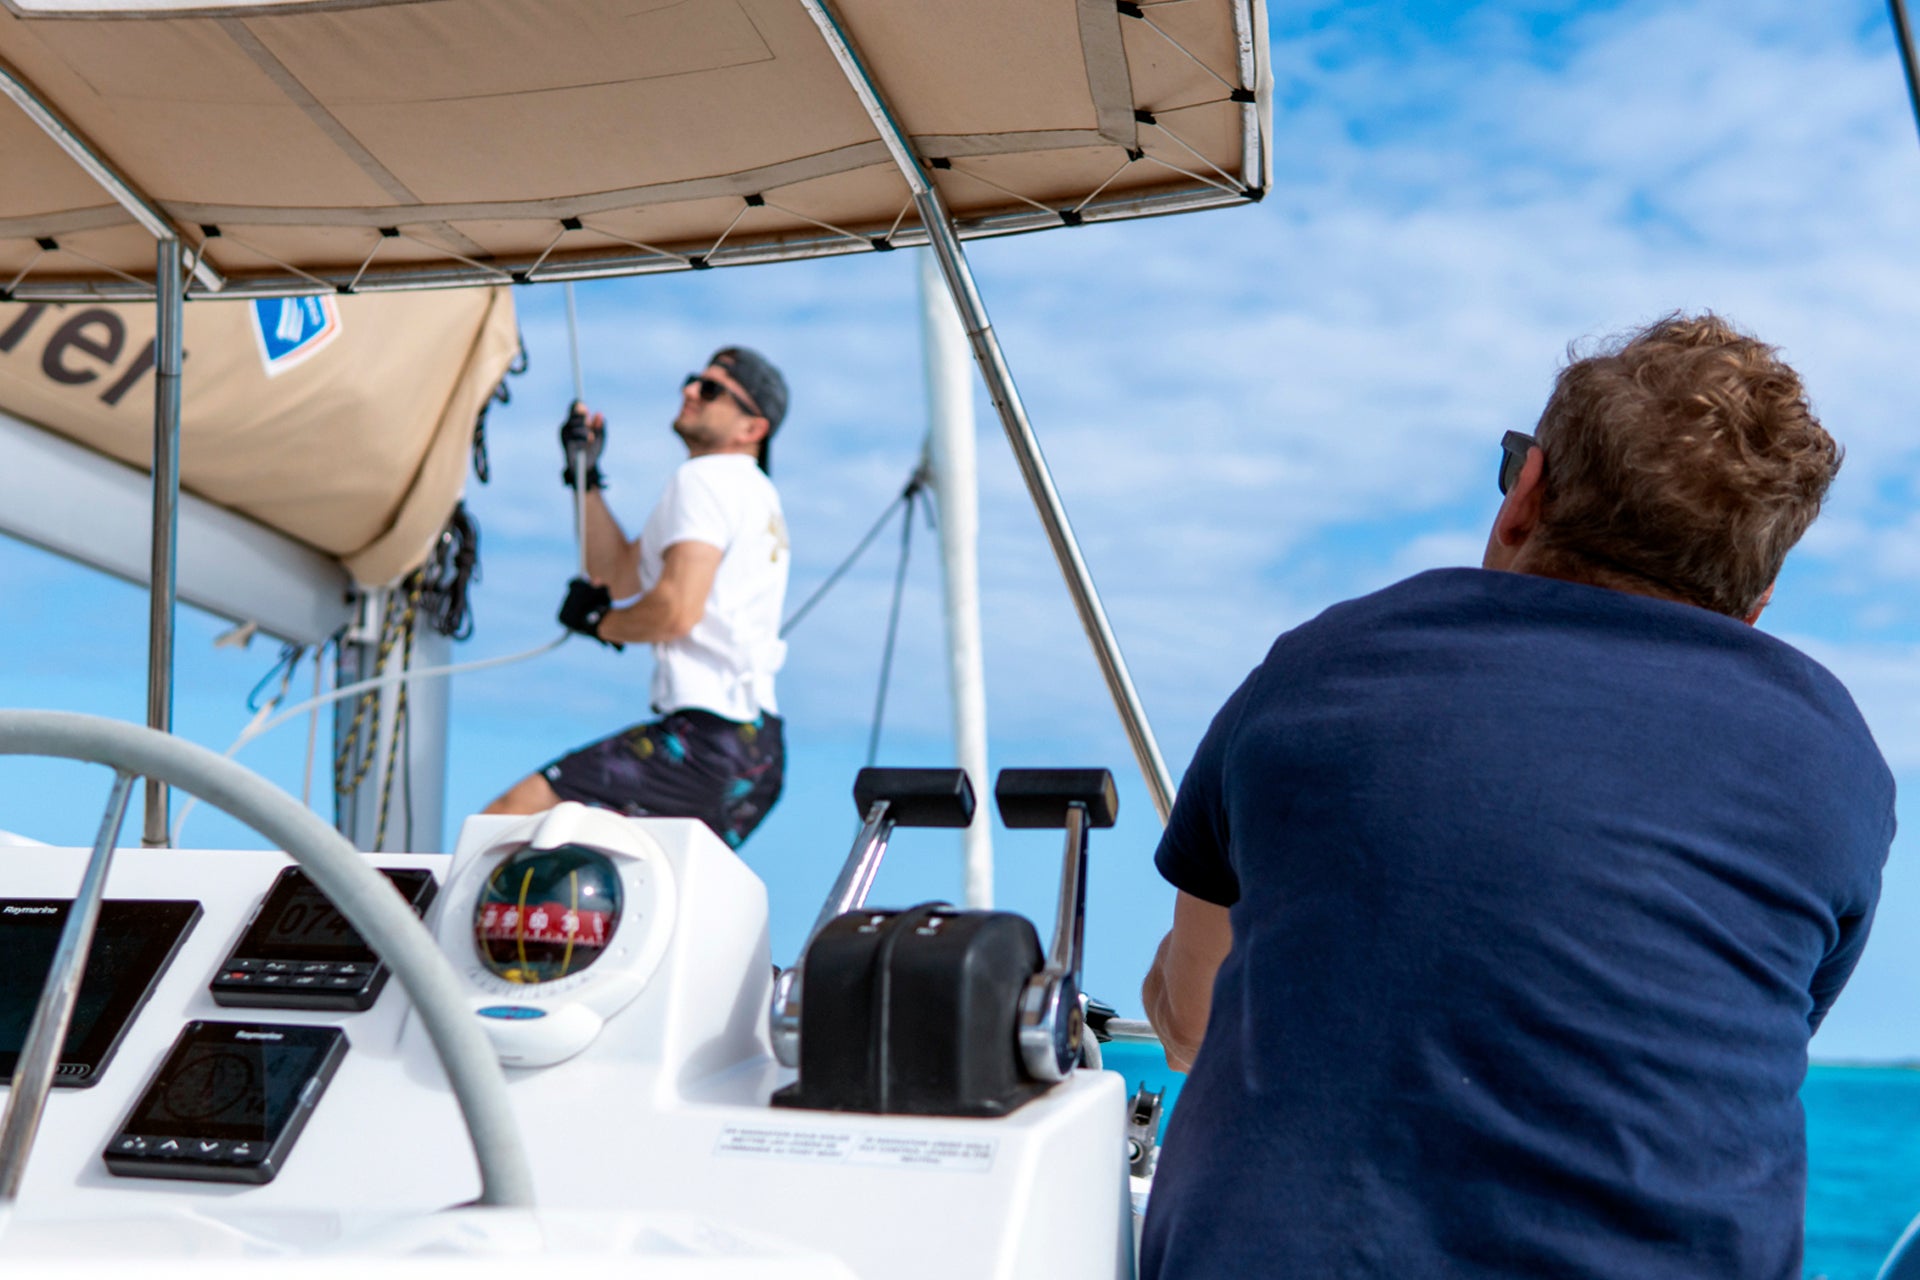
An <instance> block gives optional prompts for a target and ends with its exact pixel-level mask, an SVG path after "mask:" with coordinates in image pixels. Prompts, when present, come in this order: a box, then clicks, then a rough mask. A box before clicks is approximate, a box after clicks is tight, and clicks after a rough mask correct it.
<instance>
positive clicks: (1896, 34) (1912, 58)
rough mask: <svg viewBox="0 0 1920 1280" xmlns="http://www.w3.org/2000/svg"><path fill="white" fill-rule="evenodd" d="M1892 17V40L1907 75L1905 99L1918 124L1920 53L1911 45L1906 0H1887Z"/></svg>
mask: <svg viewBox="0 0 1920 1280" xmlns="http://www.w3.org/2000/svg"><path fill="white" fill-rule="evenodd" d="M1887 9H1888V12H1889V13H1890V14H1891V16H1892V18H1893V40H1894V43H1895V44H1897V45H1899V46H1900V66H1901V68H1902V69H1903V70H1905V72H1906V75H1907V101H1908V102H1909V103H1911V104H1912V106H1913V118H1914V123H1915V124H1916V125H1920V54H1917V53H1916V51H1915V49H1914V47H1913V22H1912V20H1911V19H1910V18H1909V17H1908V15H1907V0H1887Z"/></svg>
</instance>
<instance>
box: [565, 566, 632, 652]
mask: <svg viewBox="0 0 1920 1280" xmlns="http://www.w3.org/2000/svg"><path fill="white" fill-rule="evenodd" d="M612 609H613V593H612V592H610V591H608V590H607V589H606V588H605V587H603V586H601V585H600V584H599V583H597V582H588V581H587V580H586V579H585V578H575V579H574V580H573V581H572V582H569V583H568V584H567V598H566V599H565V600H564V601H562V602H561V605H560V625H561V626H563V627H565V628H566V629H567V630H569V631H575V632H578V633H579V634H581V635H583V636H592V637H593V638H594V639H595V640H598V641H599V642H600V643H601V644H604V645H607V646H608V647H610V648H614V649H624V648H626V646H625V645H623V644H620V643H618V642H616V641H613V640H609V639H607V638H606V637H605V636H603V635H601V634H600V620H601V619H603V618H605V617H606V616H607V614H608V613H609V612H611V611H612Z"/></svg>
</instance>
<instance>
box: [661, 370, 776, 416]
mask: <svg viewBox="0 0 1920 1280" xmlns="http://www.w3.org/2000/svg"><path fill="white" fill-rule="evenodd" d="M695 383H698V384H699V386H700V398H701V399H702V400H705V401H706V402H707V403H708V404H712V403H713V402H714V401H715V400H718V399H719V398H720V397H721V396H728V397H730V398H731V399H732V400H733V402H734V403H735V404H737V405H739V406H740V408H741V409H743V410H744V411H746V412H747V413H750V414H752V415H753V416H754V417H756V418H763V417H765V416H766V415H765V414H763V413H761V412H760V407H759V406H758V405H756V404H754V403H753V401H751V400H749V399H747V398H746V397H745V396H743V395H741V394H740V393H739V392H738V391H735V390H734V389H733V388H732V387H730V386H728V385H727V384H726V383H724V382H721V381H720V380H719V379H718V378H709V377H708V376H707V375H706V374H704V373H690V374H688V375H687V379H686V381H685V382H682V383H681V384H680V389H681V390H682V391H684V390H686V389H687V388H688V387H691V386H693V385H694V384H695Z"/></svg>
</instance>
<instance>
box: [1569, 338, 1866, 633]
mask: <svg viewBox="0 0 1920 1280" xmlns="http://www.w3.org/2000/svg"><path fill="white" fill-rule="evenodd" d="M1567 358H1568V361H1569V363H1568V365H1567V367H1566V368H1565V369H1563V370H1561V372H1560V376H1559V378H1558V379H1557V380H1556V381H1555V383H1554V388H1553V395H1552V396H1551V397H1550V398H1549V399H1548V400H1547V407H1546V409H1545V410H1544V411H1543V412H1542V413H1541V415H1540V424H1539V426H1538V428H1537V429H1536V431H1535V438H1536V440H1537V441H1538V443H1539V445H1540V449H1541V451H1542V452H1543V453H1544V454H1545V455H1546V471H1545V489H1544V495H1543V500H1542V506H1541V515H1540V526H1539V528H1538V530H1537V533H1536V538H1537V559H1536V560H1535V566H1536V569H1537V570H1539V571H1544V572H1549V573H1553V574H1556V576H1568V577H1576V578H1583V579H1587V580H1590V581H1594V582H1596V583H1598V584H1600V585H1603V586H1622V587H1626V588H1627V589H1630V590H1631V589H1636V588H1638V589H1650V590H1652V591H1653V592H1655V593H1656V594H1660V595H1668V596H1674V597H1677V598H1679V599H1682V600H1685V601H1687V602H1688V603H1690V604H1697V605H1701V606H1703V607H1705V608H1708V609H1713V610H1715V611H1717V612H1720V613H1725V614H1730V615H1732V616H1734V617H1736V618H1745V617H1750V616H1751V615H1752V614H1753V612H1754V610H1755V609H1756V608H1758V607H1759V606H1760V604H1761V602H1762V601H1763V600H1764V598H1765V595H1766V592H1767V589H1768V588H1769V587H1771V586H1772V585H1773V581H1774V579H1775V578H1776V577H1777V576H1778V575H1779V573H1780V566H1781V564H1782V563H1783V562H1784V561H1785V560H1786V557H1787V551H1788V550H1789V549H1790V548H1791V547H1792V546H1793V544H1794V543H1796V542H1798V541H1799V540H1800V535H1801V534H1803V533H1805V532H1806V531H1807V526H1808V525H1810V524H1812V523H1813V520H1814V517H1815V516H1817V515H1819V514H1820V504H1821V502H1822V501H1823V500H1824V499H1825V497H1826V494H1827V486H1828V485H1830V484H1831V483H1832V482H1833V477H1834V476H1835V474H1836V473H1838V471H1839V470H1840V460H1841V450H1840V446H1839V445H1837V444H1836V443H1834V440H1833V437H1832V436H1830V435H1828V434H1827V433H1826V431H1825V429H1823V428H1822V427H1821V425H1820V421H1819V419H1818V418H1816V417H1814V414H1813V409H1812V407H1811V406H1810V405H1809V404H1808V403H1807V395H1806V389H1805V388H1804V387H1803V386H1802V385H1801V382H1800V375H1799V374H1797V373H1795V372H1794V371H1793V370H1792V369H1791V368H1789V367H1788V366H1787V365H1786V363H1785V362H1783V361H1782V360H1781V359H1780V358H1779V356H1778V354H1777V353H1776V352H1775V350H1774V348H1772V347H1770V346H1768V345H1767V344H1766V343H1764V342H1761V341H1759V340H1758V339H1757V338H1754V337H1751V336H1749V335H1747V334H1744V333H1741V332H1740V331H1739V330H1738V329H1736V328H1734V327H1733V326H1732V325H1731V324H1729V323H1727V322H1726V321H1725V320H1722V319H1721V318H1720V317H1719V316H1716V315H1714V314H1713V313H1712V312H1707V313H1705V314H1703V315H1698V316H1688V315H1681V314H1679V313H1675V314H1672V315H1669V316H1666V317H1664V318H1662V319H1660V320H1657V321H1655V322H1654V323H1653V324H1650V325H1648V326H1647V327H1646V328H1644V329H1641V330H1639V331H1638V332H1636V333H1632V334H1629V335H1627V336H1626V337H1625V338H1624V339H1622V338H1615V339H1612V340H1610V341H1609V342H1607V343H1606V344H1605V345H1604V346H1603V347H1602V348H1601V349H1600V350H1598V351H1596V352H1595V353H1594V354H1592V355H1588V356H1585V357H1582V356H1580V355H1579V353H1578V352H1577V351H1576V350H1575V349H1574V348H1573V347H1571V346H1570V347H1569V348H1568V349H1567Z"/></svg>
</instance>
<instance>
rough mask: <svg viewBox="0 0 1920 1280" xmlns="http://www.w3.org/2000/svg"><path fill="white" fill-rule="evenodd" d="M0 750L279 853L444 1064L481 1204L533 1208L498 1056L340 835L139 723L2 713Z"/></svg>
mask: <svg viewBox="0 0 1920 1280" xmlns="http://www.w3.org/2000/svg"><path fill="white" fill-rule="evenodd" d="M0 755H16V756H36V755H37V756H52V757H55V758H58V759H63V760H87V761H92V762H93V763H95V764H104V765H107V766H109V767H111V768H113V769H116V770H118V771H120V772H122V773H126V774H130V775H144V776H147V777H154V776H159V777H164V778H166V779H168V781H169V782H171V783H172V784H173V785H174V786H177V787H179V788H181V789H182V790H184V791H188V792H191V793H192V794H194V795H196V796H198V797H200V799H202V800H204V801H206V802H207V803H208V804H211V805H214V806H215V807H217V808H219V809H220V810H222V811H223V812H225V813H228V814H231V815H232V816H233V817H235V818H237V819H239V820H240V821H241V822H244V823H246V824H247V825H248V826H249V827H251V828H252V829H253V830H255V831H257V832H259V833H260V834H261V835H262V836H265V837H266V839H267V841H268V843H269V845H270V846H271V847H274V848H279V849H284V850H285V851H286V852H287V854H288V856H290V857H292V858H293V860H294V861H295V862H298V863H299V864H300V866H301V867H302V868H303V869H304V870H305V871H306V872H307V875H308V876H309V877H310V878H311V879H312V880H313V883H314V884H315V885H316V886H317V887H318V888H319V890H320V892H322V893H324V894H325V895H326V896H327V897H328V898H330V899H331V900H332V901H333V903H334V905H335V906H337V907H338V908H339V909H340V914H341V915H343V916H345V917H346V918H347V923H349V924H351V925H352V926H353V927H354V928H355V929H357V930H359V931H360V935H361V936H362V937H364V938H365V939H366V940H367V943H368V945H370V946H371V947H372V948H373V949H374V952H375V953H376V954H377V955H379V956H380V958H381V959H383V960H385V961H386V962H387V964H388V965H389V966H390V967H391V968H392V970H393V976H394V978H395V979H396V980H397V981H398V982H399V983H400V986H401V987H402V988H403V989H404V990H405V991H406V993H407V998H408V999H409V1000H411V1001H412V1002H413V1007H414V1011H415V1012H416V1013H417V1014H419V1016H420V1023H421V1026H422V1028H423V1029H424V1030H425V1031H426V1033H427V1038H428V1039H429V1040H431V1041H432V1042H433V1047H434V1051H435V1052H436V1053H437V1054H438V1055H439V1056H440V1061H441V1063H442V1065H443V1066H444V1067H445V1069H446V1073H447V1083H448V1085H449V1087H450V1088H451V1089H452V1092H453V1096H454V1100H455V1101H456V1102H457V1103H458V1104H459V1107H460V1112H461V1116H462V1118H463V1119H464V1120H465V1121H466V1124H467V1132H468V1136H469V1137H470V1138H471V1140H472V1142H473V1152H474V1157H475V1159H476V1161H477V1162H478V1163H479V1166H480V1197H479V1203H481V1204H486V1205H510V1206H520V1207H531V1206H532V1205H533V1202H534V1201H533V1177H532V1173H531V1171H530V1169H529V1167H528V1164H527V1158H526V1151H525V1148H524V1147H523V1146H522V1144H521V1141H520V1129H519V1123H518V1121H516V1120H515V1118H514V1114H513V1102H512V1099H511V1098H509V1097H508V1096H507V1081H506V1076H505V1075H504V1074H503V1073H502V1072H501V1069H500V1060H499V1058H498V1056H497V1055H496V1054H495V1053H494V1050H493V1045H492V1044H491V1043H490V1042H489V1041H488V1040H487V1037H486V1033H485V1032H483V1031H482V1030H481V1029H480V1025H479V1022H478V1020H477V1019H475V1018H474V1017H473V1015H472V1014H471V1013H470V1012H469V1011H468V1008H467V1001H466V997H465V996H464V995H463V994H462V992H461V987H460V979H459V978H458V977H457V976H456V975H455V973H454V971H453V966H452V965H451V964H449V963H448V962H447V958H446V957H445V956H444V955H442V954H440V948H439V946H438V945H437V944H436V943H435V942H434V940H433V937H432V935H431V934H429V933H428V932H427V930H426V926H424V925H422V924H421V923H420V921H419V919H418V918H417V917H416V916H415V915H414V914H413V911H412V910H411V909H410V908H409V907H408V906H407V904H406V903H405V902H403V901H402V900H401V898H400V896H399V895H398V894H396V893H394V891H393V887H392V885H390V884H389V883H388V882H387V879H386V877H385V876H382V875H381V874H380V873H379V872H377V871H375V870H373V868H372V867H370V866H368V865H367V863H366V861H365V860H364V859H363V858H362V857H361V856H360V854H359V853H358V852H356V851H355V849H354V847H353V846H352V845H350V844H348V843H347V842H346V839H345V838H344V837H342V836H341V835H340V834H339V833H338V832H336V831H334V830H333V829H332V828H331V827H329V826H327V824H326V823H324V822H322V821H321V820H320V819H319V818H317V817H315V816H314V815H313V814H312V813H310V812H309V811H308V810H307V809H306V808H305V807H304V806H302V805H301V804H300V802H299V801H297V800H295V799H294V798H293V797H292V796H289V795H287V794H286V793H285V792H283V791H281V790H280V789H279V788H278V787H276V786H274V785H273V784H272V783H270V782H268V781H267V780H266V779H265V778H262V777H260V776H259V775H258V774H255V773H253V772H252V771H250V770H248V769H247V768H245V767H244V766H242V765H238V764H235V763H234V762H233V761H231V760H227V759H224V758H223V757H221V756H217V755H215V754H214V753H213V752H211V751H209V750H207V749H206V748H205V747H201V746H197V745H195V744H194V743H191V742H184V741H182V740H181V739H179V738H172V737H168V736H167V735H166V734H162V733H155V732H154V731H153V730H151V729H145V728H142V727H140V726H138V725H131V724H122V723H120V722H119V721H117V720H106V719H102V718H101V717H99V716H83V715H76V714H73V713H71V712H63V711H6V710H0Z"/></svg>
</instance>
